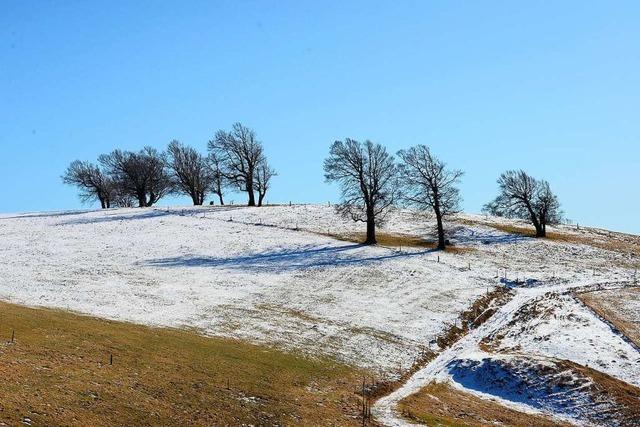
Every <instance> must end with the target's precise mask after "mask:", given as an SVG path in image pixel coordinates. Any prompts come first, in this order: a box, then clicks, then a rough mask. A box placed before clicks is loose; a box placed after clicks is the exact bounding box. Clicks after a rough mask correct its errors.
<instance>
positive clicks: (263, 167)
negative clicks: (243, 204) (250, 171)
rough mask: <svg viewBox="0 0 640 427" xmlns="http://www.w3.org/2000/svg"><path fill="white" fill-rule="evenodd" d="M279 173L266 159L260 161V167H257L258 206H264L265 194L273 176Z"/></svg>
mask: <svg viewBox="0 0 640 427" xmlns="http://www.w3.org/2000/svg"><path fill="white" fill-rule="evenodd" d="M276 175H278V174H277V173H276V171H275V169H273V168H272V167H271V166H269V164H268V163H267V160H266V159H263V160H262V161H260V163H259V165H258V168H257V169H256V176H255V185H256V191H257V192H258V206H262V201H263V200H264V196H265V195H266V194H267V190H268V189H269V188H270V187H271V178H273V177H274V176H276Z"/></svg>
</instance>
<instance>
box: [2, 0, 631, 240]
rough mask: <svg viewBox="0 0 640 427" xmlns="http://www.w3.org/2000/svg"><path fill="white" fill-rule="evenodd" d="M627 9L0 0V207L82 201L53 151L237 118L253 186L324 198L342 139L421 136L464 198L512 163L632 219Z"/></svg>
mask: <svg viewBox="0 0 640 427" xmlns="http://www.w3.org/2000/svg"><path fill="white" fill-rule="evenodd" d="M639 22H640V3H639V2H636V1H628V2H624V1H616V2H609V1H601V2H585V1H575V2H572V1H562V2H549V1H544V2H543V1H540V2H537V1H532V2H507V1H503V2H490V1H484V2H480V1H468V2H460V1H442V2H437V1H417V2H409V1H400V2H391V1H390V2H378V1H350V2H344V1H335V2H333V1H322V2H320V1H295V2H286V1H257V2H246V1H229V2H214V1H206V2H196V1H189V2H177V1H171V2H161V1H153V2H143V1H138V2H126V1H123V2H118V1H103V2H100V1H95V2H79V1H78V2H74V1H66V2H53V1H51V2H36V1H32V2H25V1H12V0H9V1H3V2H2V7H1V9H0V146H2V157H1V158H0V166H1V167H0V181H2V182H3V184H2V186H1V190H0V211H2V212H18V211H33V210H54V209H69V208H78V207H81V205H80V203H79V200H78V198H77V195H76V191H75V190H74V189H73V188H70V187H67V186H64V185H63V184H62V183H61V182H60V178H59V177H60V174H61V173H62V172H63V171H64V169H65V167H66V165H67V164H68V163H69V162H70V161H72V160H74V159H77V158H78V159H86V160H95V159H96V157H97V156H98V155H99V154H100V153H104V152H108V151H110V150H112V149H113V148H116V147H118V148H123V149H129V150H137V149H139V148H141V147H142V146H144V145H152V146H156V147H159V148H163V147H165V146H166V144H167V143H168V142H169V141H170V140H171V139H174V138H175V139H179V140H180V141H182V142H184V143H186V144H191V145H193V146H195V147H197V148H199V149H201V150H203V151H204V150H205V149H206V143H207V140H208V139H210V138H211V137H212V136H213V134H214V133H215V131H216V130H217V129H220V128H229V127H230V126H231V124H232V123H233V122H235V121H241V122H243V123H244V124H246V125H248V126H250V127H252V128H254V129H255V130H256V131H257V132H258V135H259V137H260V139H261V140H262V141H263V143H264V145H265V148H266V152H267V154H268V156H269V158H270V161H271V163H272V164H273V165H274V166H275V168H276V169H277V170H278V171H279V173H280V175H279V176H278V178H277V179H276V180H275V182H274V186H273V190H272V193H271V194H270V195H268V197H267V198H268V199H269V201H273V202H275V201H281V202H286V201H289V200H292V201H294V202H296V201H297V202H326V201H327V200H336V199H337V197H338V192H337V189H336V188H335V187H332V186H329V185H327V184H325V183H324V180H323V173H322V160H323V159H324V158H325V157H326V155H327V152H328V148H329V145H330V144H331V142H332V141H334V140H335V139H343V138H345V137H351V138H355V139H371V140H373V141H376V142H380V143H382V144H384V145H386V146H387V147H388V149H389V150H390V151H392V152H396V151H397V150H398V149H400V148H403V147H408V146H410V145H414V144H426V145H428V146H430V147H431V148H432V150H433V151H434V152H435V153H436V155H438V156H439V157H441V158H442V159H443V160H445V161H446V162H447V163H448V164H449V165H450V166H451V167H455V168H460V169H463V170H464V171H465V172H466V175H465V177H464V180H463V183H462V185H461V189H462V194H463V196H464V208H465V210H467V211H469V212H478V211H479V210H480V209H481V207H482V205H483V204H484V203H485V202H486V201H488V200H489V199H491V198H492V197H493V196H495V193H496V185H495V180H496V178H497V176H498V175H499V173H500V172H502V171H504V170H506V169H513V168H523V169H525V170H527V171H529V172H530V173H531V174H533V175H534V176H536V177H540V178H545V179H547V180H548V181H549V182H550V183H551V185H552V188H553V189H554V190H555V191H556V192H557V193H558V195H559V197H560V200H561V202H562V205H563V209H564V210H565V212H566V214H567V216H568V217H569V218H571V219H573V220H577V221H579V222H580V223H582V224H591V225H598V226H603V227H608V228H611V229H615V230H621V231H628V232H634V233H640V221H638V217H639V214H638V212H639V211H640V200H639V199H640V198H639V197H638V196H639V195H640V194H639V193H640V190H639V188H638V185H639V183H640V116H639V114H640V25H638V23H639ZM231 198H232V199H234V200H235V201H236V202H240V201H242V200H244V196H241V195H235V196H231ZM169 202H170V203H185V204H186V203H188V200H187V199H186V198H185V199H179V200H166V201H165V203H169Z"/></svg>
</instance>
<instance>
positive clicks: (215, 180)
mask: <svg viewBox="0 0 640 427" xmlns="http://www.w3.org/2000/svg"><path fill="white" fill-rule="evenodd" d="M207 161H208V164H209V173H210V174H211V192H212V193H213V194H217V195H218V199H219V200H220V205H221V206H224V199H223V193H224V189H225V187H227V179H226V178H225V176H224V174H223V173H222V165H221V164H220V159H218V157H217V156H216V155H215V153H209V156H208V157H207Z"/></svg>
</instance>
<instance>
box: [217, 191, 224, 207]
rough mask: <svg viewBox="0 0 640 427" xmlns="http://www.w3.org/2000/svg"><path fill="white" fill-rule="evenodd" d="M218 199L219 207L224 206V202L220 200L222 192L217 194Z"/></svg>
mask: <svg viewBox="0 0 640 427" xmlns="http://www.w3.org/2000/svg"><path fill="white" fill-rule="evenodd" d="M218 198H219V199H220V206H224V200H223V199H222V191H221V192H219V193H218Z"/></svg>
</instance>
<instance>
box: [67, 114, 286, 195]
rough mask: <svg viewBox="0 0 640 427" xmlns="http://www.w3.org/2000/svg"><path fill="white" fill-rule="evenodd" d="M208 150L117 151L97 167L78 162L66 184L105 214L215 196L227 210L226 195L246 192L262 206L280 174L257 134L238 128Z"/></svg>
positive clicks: (175, 144)
mask: <svg viewBox="0 0 640 427" xmlns="http://www.w3.org/2000/svg"><path fill="white" fill-rule="evenodd" d="M208 149H209V152H208V154H207V155H203V154H201V153H199V152H198V151H197V150H195V149H194V148H193V147H190V146H187V145H184V144H182V143H181V142H179V141H175V140H174V141H171V142H170V143H169V146H168V148H167V151H166V152H161V151H158V150H157V149H155V148H152V147H144V148H143V149H142V150H140V151H138V152H132V151H123V150H114V151H112V152H111V153H109V154H102V155H100V156H99V157H98V164H94V163H91V162H86V161H80V160H75V161H73V162H72V163H71V164H70V165H69V167H68V168H67V170H66V171H65V173H64V175H63V176H62V180H63V182H64V183H66V184H70V185H74V186H76V187H78V188H79V190H80V198H81V200H82V201H83V202H89V201H94V200H97V201H99V202H100V205H101V207H102V208H110V207H116V206H119V207H131V206H134V205H136V204H137V206H139V207H149V206H153V205H154V204H155V203H157V202H158V200H160V199H161V198H162V197H163V196H165V195H168V194H184V195H187V196H189V197H190V198H191V200H192V202H193V204H194V205H202V204H203V203H204V202H205V199H206V196H207V195H208V194H214V195H216V196H217V198H218V201H219V203H220V204H221V205H224V192H225V191H226V190H227V189H235V190H238V191H242V192H246V193H247V195H248V196H247V197H248V203H247V204H248V205H249V206H256V205H257V206H262V204H263V201H264V198H265V195H266V193H267V190H268V189H269V188H270V186H271V181H272V178H273V177H274V176H276V172H275V170H274V169H273V168H272V167H271V166H269V163H268V162H267V158H266V156H265V154H264V149H263V147H262V143H261V142H260V141H258V139H257V138H256V134H255V132H254V131H253V130H252V129H249V128H247V127H246V126H243V125H242V124H240V123H235V124H234V125H233V127H232V130H231V131H229V132H226V131H223V130H220V131H218V132H217V133H216V134H215V137H214V139H212V140H211V141H209V144H208ZM256 193H257V195H258V197H257V203H256V197H255V194H256Z"/></svg>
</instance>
